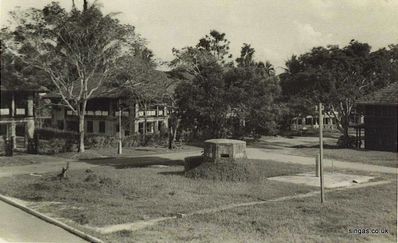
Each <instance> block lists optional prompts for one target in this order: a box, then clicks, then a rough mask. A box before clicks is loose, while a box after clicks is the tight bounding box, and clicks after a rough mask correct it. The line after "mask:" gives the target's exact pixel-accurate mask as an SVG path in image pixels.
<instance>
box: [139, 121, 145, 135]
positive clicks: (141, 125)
mask: <svg viewBox="0 0 398 243" xmlns="http://www.w3.org/2000/svg"><path fill="white" fill-rule="evenodd" d="M143 131H144V123H143V122H139V123H138V132H139V133H143Z"/></svg>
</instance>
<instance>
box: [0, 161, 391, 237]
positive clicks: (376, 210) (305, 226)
mask: <svg viewBox="0 0 398 243" xmlns="http://www.w3.org/2000/svg"><path fill="white" fill-rule="evenodd" d="M156 158H157V157H153V158H152V157H145V158H114V159H104V160H93V161H91V162H90V161H88V162H89V163H96V164H99V165H100V166H98V167H95V168H92V169H90V170H73V171H70V172H69V178H68V179H67V180H64V181H59V180H57V179H55V178H54V176H55V175H56V174H57V173H48V174H44V175H43V176H42V177H37V176H30V175H19V176H14V177H4V178H0V193H2V194H4V195H7V196H12V197H16V198H19V199H22V200H26V201H28V202H29V203H28V205H29V206H31V207H33V208H35V209H36V210H38V211H40V212H42V213H45V214H48V215H51V216H53V217H55V218H59V219H60V220H62V221H64V222H65V223H67V224H70V225H72V226H74V227H77V228H79V229H80V230H83V231H85V232H88V233H91V234H93V235H95V236H97V237H99V238H101V239H104V240H105V241H110V242H158V241H162V242H185V241H194V242H195V241H196V242H203V241H204V242H209V241H211V242H231V241H232V242H236V241H239V242H243V241H244V242H259V241H261V242H264V241H272V240H275V241H277V242H292V241H303V242H308V241H326V242H328V241H347V242H348V241H353V240H355V239H364V237H367V238H366V239H371V240H381V241H391V240H394V237H396V236H395V231H394V229H395V228H394V225H395V222H396V184H390V185H385V186H378V187H369V188H364V189H355V190H349V191H343V192H330V193H327V195H326V199H327V202H326V204H325V205H324V206H322V207H321V206H320V204H319V198H318V197H311V198H303V199H300V200H298V199H297V200H290V201H282V202H277V203H267V204H264V205H259V206H252V207H244V208H235V209H231V210H227V211H223V212H218V213H215V214H205V215H194V216H190V217H187V218H182V219H173V220H169V221H165V222H163V223H160V224H158V225H154V226H151V227H149V228H145V229H142V230H139V231H135V232H127V231H120V232H117V233H112V234H108V235H102V234H100V233H97V232H94V231H92V230H90V229H87V228H86V227H85V225H86V226H97V227H101V226H106V225H113V224H121V223H129V222H136V221H139V220H149V219H154V218H158V217H164V216H174V215H176V214H177V213H190V212H193V211H197V210H200V209H205V208H213V207H218V206H223V205H228V204H232V203H242V202H252V201H258V200H267V199H272V198H278V197H283V196H289V195H294V194H301V193H306V192H310V191H314V190H318V188H314V187H309V186H304V185H296V184H290V183H281V182H273V181H269V180H266V178H268V177H273V176H280V175H292V174H297V173H301V172H308V171H312V170H313V167H312V166H310V167H308V166H302V165H295V164H285V163H278V162H273V161H264V160H253V161H252V163H253V164H254V166H255V167H256V168H257V170H258V171H259V172H261V173H260V174H261V177H260V179H259V180H258V181H250V182H228V181H222V182H221V181H213V180H203V179H197V180H193V179H188V178H186V177H185V176H184V173H183V166H182V165H181V161H167V163H168V164H169V166H159V164H165V163H164V159H161V158H158V159H156ZM162 161H163V163H162ZM101 165H102V166H101ZM378 176H379V177H380V175H378ZM381 177H383V178H384V179H392V178H393V176H392V175H388V176H381ZM379 179H380V178H379ZM356 227H368V228H372V227H377V228H387V229H389V230H390V232H393V231H394V234H387V235H377V236H375V235H373V236H358V235H354V234H348V233H347V231H348V229H350V228H356ZM320 235H321V236H320ZM369 237H370V238H369ZM371 237H376V238H371Z"/></svg>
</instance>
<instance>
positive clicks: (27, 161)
mask: <svg viewBox="0 0 398 243" xmlns="http://www.w3.org/2000/svg"><path fill="white" fill-rule="evenodd" d="M57 161H63V159H61V158H57V157H54V156H46V155H36V154H26V153H25V154H17V153H15V155H14V156H13V157H6V156H0V167H2V166H22V165H32V164H39V163H47V162H57Z"/></svg>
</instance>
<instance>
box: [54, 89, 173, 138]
mask: <svg viewBox="0 0 398 243" xmlns="http://www.w3.org/2000/svg"><path fill="white" fill-rule="evenodd" d="M47 98H50V99H51V100H52V103H54V105H53V109H52V118H51V126H52V127H53V128H57V129H59V130H65V131H78V117H77V115H76V114H74V113H73V112H72V110H70V109H68V107H67V106H64V105H61V103H62V102H61V99H60V97H59V96H57V95H53V94H49V95H47ZM57 103H58V104H59V105H57ZM168 115H169V111H168V109H167V106H166V105H164V104H155V103H152V104H145V105H144V104H142V105H139V104H138V103H136V102H132V99H130V97H129V94H128V92H126V90H123V89H122V88H112V87H105V86H104V87H101V88H100V89H99V90H97V91H96V92H95V93H94V94H93V96H92V98H91V99H89V100H88V102H87V107H86V114H85V131H86V133H87V134H98V135H106V136H118V134H119V118H120V119H121V124H122V127H121V129H122V131H121V134H122V136H129V135H132V134H134V133H143V129H144V128H145V129H146V133H157V132H159V131H160V130H161V129H166V128H167V126H168Z"/></svg>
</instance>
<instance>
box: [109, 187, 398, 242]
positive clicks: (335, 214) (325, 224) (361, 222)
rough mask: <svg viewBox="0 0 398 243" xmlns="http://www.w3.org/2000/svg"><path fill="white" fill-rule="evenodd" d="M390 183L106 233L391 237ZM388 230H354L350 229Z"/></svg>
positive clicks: (240, 238) (139, 238)
mask: <svg viewBox="0 0 398 243" xmlns="http://www.w3.org/2000/svg"><path fill="white" fill-rule="evenodd" d="M396 186H397V185H396V184H394V183H392V184H388V185H380V186H375V187H368V188H362V189H354V190H348V191H339V192H328V193H327V194H326V202H325V204H324V205H321V204H320V203H319V196H314V197H310V198H304V199H293V200H289V201H283V202H275V203H267V204H263V205H258V206H253V207H242V208H235V209H232V210H226V211H222V212H218V213H215V214H206V215H196V216H193V217H188V218H182V219H177V220H170V221H166V222H162V223H160V224H158V225H155V226H151V227H149V228H147V229H145V230H141V231H137V232H119V233H114V234H112V235H111V236H109V240H111V241H118V242H157V241H163V242H187V241H189V242H356V241H360V242H364V241H372V242H396V241H397V236H396V220H397V211H396V208H397V202H396V196H397V194H396ZM364 228H368V229H387V230H388V234H381V233H380V234H354V233H349V230H351V231H354V230H355V229H364Z"/></svg>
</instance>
